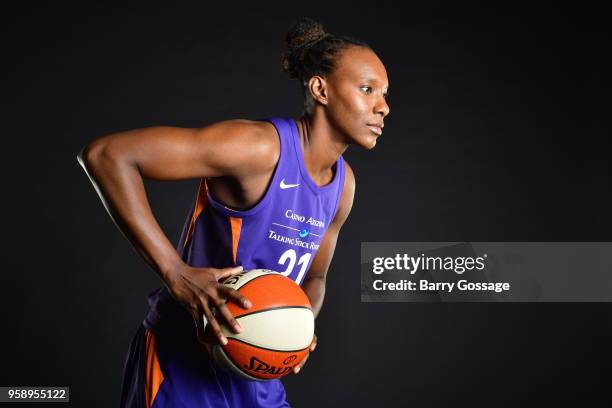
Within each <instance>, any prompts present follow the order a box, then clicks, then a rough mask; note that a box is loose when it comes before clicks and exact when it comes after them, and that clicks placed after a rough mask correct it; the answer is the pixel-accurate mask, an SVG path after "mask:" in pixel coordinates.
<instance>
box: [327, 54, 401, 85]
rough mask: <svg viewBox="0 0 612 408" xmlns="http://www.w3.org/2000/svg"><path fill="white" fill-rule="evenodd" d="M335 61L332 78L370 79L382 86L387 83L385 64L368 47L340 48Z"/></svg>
mask: <svg viewBox="0 0 612 408" xmlns="http://www.w3.org/2000/svg"><path fill="white" fill-rule="evenodd" d="M335 62H336V69H335V70H334V71H333V73H332V75H331V76H332V77H334V79H340V80H350V81H370V82H373V83H375V84H376V85H379V86H382V87H387V86H388V85H389V79H388V78H387V70H386V69H385V66H384V65H383V63H382V61H381V60H380V59H379V58H378V56H376V54H375V53H374V51H372V50H370V49H368V48H365V47H348V48H346V49H344V50H342V52H341V53H340V55H339V56H338V59H337V60H336V61H335Z"/></svg>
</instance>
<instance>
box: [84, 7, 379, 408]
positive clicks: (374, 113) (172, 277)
mask: <svg viewBox="0 0 612 408" xmlns="http://www.w3.org/2000/svg"><path fill="white" fill-rule="evenodd" d="M286 41H287V48H288V49H287V52H286V53H285V54H284V55H283V59H282V68H283V70H284V71H285V72H287V73H288V74H289V76H290V77H291V78H294V79H297V80H299V81H300V84H301V86H302V89H303V92H304V106H305V109H304V113H303V115H302V117H301V118H299V119H298V120H293V119H276V118H275V119H269V120H265V121H248V120H229V121H224V122H220V123H216V124H213V125H210V126H207V127H204V128H200V129H184V128H173V127H152V128H146V129H138V130H132V131H126V132H121V133H117V134H112V135H108V136H105V137H103V138H100V139H97V140H95V141H93V142H92V143H90V144H89V145H88V146H86V147H85V148H84V149H83V151H82V152H81V153H80V154H79V162H80V163H81V165H82V166H83V168H84V169H85V171H86V172H87V174H88V176H89V177H90V179H91V181H92V183H93V184H94V187H95V188H96V190H97V192H98V194H99V195H100V198H101V199H102V201H103V203H104V205H105V207H106V209H107V211H108V212H109V214H110V215H111V217H112V218H113V220H114V221H115V223H116V224H117V226H118V227H119V228H120V230H121V231H122V232H123V233H124V234H125V235H126V237H127V238H128V239H129V240H130V241H131V242H132V244H133V245H134V246H135V248H136V249H137V250H138V252H139V253H140V254H141V255H142V256H143V257H144V258H145V260H146V261H147V262H148V263H149V265H151V266H152V267H153V268H154V269H155V271H156V272H157V273H158V274H159V276H160V277H161V278H162V280H163V281H164V283H165V286H163V287H162V288H160V289H158V290H157V291H155V292H153V293H152V294H151V295H150V296H149V305H150V311H149V313H148V315H147V317H146V318H145V320H144V321H143V324H142V325H141V327H140V328H139V330H138V332H137V334H136V336H135V338H134V340H133V341H132V345H131V347H130V351H129V353H128V357H127V360H126V365H125V371H124V385H123V391H122V398H121V404H122V406H129V407H168V406H172V407H176V406H181V407H183V406H184V407H192V406H194V407H195V406H198V407H209V406H210V407H225V406H228V407H237V406H248V407H255V406H262V407H281V406H288V403H287V402H286V394H285V391H284V388H283V386H282V384H281V382H280V381H279V380H275V381H268V382H254V381H248V380H243V379H239V378H236V377H234V376H232V375H230V374H228V373H225V372H224V371H222V370H220V369H219V368H218V367H216V366H215V365H214V363H213V362H212V360H211V359H210V358H209V355H208V353H207V350H210V345H211V343H212V342H214V341H218V342H220V343H222V344H225V343H226V342H227V339H226V338H225V336H224V335H223V333H222V331H221V329H220V326H219V324H220V322H223V323H225V324H227V325H228V326H229V327H231V328H232V330H234V331H235V332H239V331H240V330H241V329H240V326H239V325H238V323H237V321H236V320H235V319H234V318H233V316H232V315H231V313H230V312H229V311H228V308H227V306H226V305H225V303H226V302H227V301H231V302H235V303H237V304H239V305H241V306H242V307H244V308H249V307H250V303H249V300H248V299H246V298H244V296H242V295H240V294H239V293H238V292H236V291H234V290H230V289H228V288H226V287H224V286H223V285H221V284H220V283H219V281H220V280H222V279H224V278H227V277H228V276H231V275H233V274H236V273H239V272H241V271H242V270H243V268H244V269H254V268H266V269H272V270H277V271H279V272H281V273H283V274H284V275H286V276H288V277H290V278H291V279H293V280H295V281H296V282H297V283H299V284H301V286H302V288H303V290H304V291H305V292H306V294H307V295H308V297H309V299H310V301H311V303H312V307H313V312H314V315H315V317H316V316H317V315H318V313H319V311H320V309H321V306H322V303H323V297H324V294H325V278H326V274H327V270H328V267H329V265H330V262H331V259H332V256H333V253H334V249H335V246H336V240H337V237H338V233H339V231H340V228H341V227H342V224H343V223H344V222H345V220H346V219H347V217H348V214H349V212H350V210H351V206H352V202H353V195H354V191H355V178H354V175H353V172H352V170H351V168H350V167H349V166H348V164H347V163H346V162H344V160H343V159H342V153H343V152H344V151H345V150H346V148H347V147H348V145H350V144H353V145H358V146H362V147H365V148H366V149H371V148H373V147H374V146H375V144H376V139H377V138H378V137H379V136H380V135H381V134H382V128H383V120H384V118H385V117H386V116H387V115H388V114H389V107H388V105H387V103H386V100H385V99H386V94H387V87H388V80H387V74H386V71H385V68H384V66H383V64H382V62H381V61H380V60H379V59H378V57H377V56H376V54H375V53H374V52H373V51H372V50H371V49H370V47H369V46H368V45H367V44H365V43H363V42H361V41H358V40H355V39H352V38H349V37H345V36H336V35H332V34H329V33H326V32H325V31H324V30H323V27H322V26H321V25H320V24H319V23H317V22H315V21H313V20H310V19H308V18H302V19H300V20H298V21H297V23H296V24H295V25H294V27H293V28H292V29H291V30H290V32H289V33H288V34H287V37H286ZM145 177H146V178H150V179H155V180H180V179H191V178H199V179H201V182H200V187H199V191H198V194H197V198H196V200H195V203H194V205H193V208H192V210H191V212H190V215H189V217H188V218H187V220H186V223H185V227H184V229H183V233H182V234H181V238H180V241H179V245H178V251H177V250H176V249H175V248H173V246H172V244H171V243H170V241H169V240H168V238H167V237H166V236H165V235H164V233H163V232H162V230H161V228H160V227H159V225H158V223H157V222H156V220H155V218H154V216H153V214H152V212H151V209H150V207H149V204H148V201H147V198H146V193H145V189H144V185H143V178H145ZM296 234H299V237H300V240H301V241H302V242H307V243H308V245H299V246H296V245H292V242H295V241H291V240H290V239H288V238H291V237H297V236H298V235H296ZM194 324H195V326H196V330H195V332H194V330H193V325H194ZM194 334H195V335H194ZM315 346H316V337H315V340H314V341H313V344H312V345H311V351H312V350H314V347H315ZM302 365H303V363H302V364H301V365H299V366H297V367H295V369H294V372H295V373H297V372H299V370H300V369H301V367H302Z"/></svg>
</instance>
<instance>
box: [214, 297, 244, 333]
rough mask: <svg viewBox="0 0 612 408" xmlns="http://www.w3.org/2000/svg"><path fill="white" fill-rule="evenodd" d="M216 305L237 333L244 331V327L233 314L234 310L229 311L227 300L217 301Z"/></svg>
mask: <svg viewBox="0 0 612 408" xmlns="http://www.w3.org/2000/svg"><path fill="white" fill-rule="evenodd" d="M216 306H217V310H218V311H219V313H220V314H221V316H223V320H225V321H226V322H227V325H228V326H229V327H231V328H232V330H234V332H235V333H240V332H241V331H242V327H240V325H239V324H238V321H237V320H236V319H235V318H234V316H233V315H232V312H230V311H229V308H228V307H227V305H226V304H225V302H223V301H221V302H219V303H217V304H216Z"/></svg>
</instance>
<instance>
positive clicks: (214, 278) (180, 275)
mask: <svg viewBox="0 0 612 408" xmlns="http://www.w3.org/2000/svg"><path fill="white" fill-rule="evenodd" d="M240 272H242V266H237V267H233V268H224V269H216V268H193V267H191V266H189V265H187V264H183V265H181V266H180V267H179V268H178V269H177V270H175V271H173V273H171V274H170V275H169V276H170V278H169V279H168V281H169V282H168V289H169V290H170V293H171V294H172V296H173V297H174V298H175V299H176V300H177V301H178V302H179V303H181V304H182V305H183V306H184V307H185V308H186V309H187V310H188V311H189V312H190V313H191V316H192V317H193V320H194V322H195V325H196V335H197V338H198V341H199V342H200V343H202V344H204V345H205V346H206V348H207V350H209V351H210V346H211V343H214V341H215V340H216V341H218V342H219V343H220V344H223V345H225V344H227V338H226V337H225V336H224V335H223V332H222V331H221V326H220V325H219V322H218V320H217V318H218V317H219V316H220V317H221V319H222V320H223V321H224V323H225V324H226V325H227V327H230V328H231V329H232V330H233V331H234V332H235V333H240V331H241V330H242V329H241V327H240V325H239V324H238V322H237V321H236V319H234V316H232V314H231V312H230V311H229V309H228V307H227V305H226V304H225V303H226V301H228V300H229V301H232V302H234V303H236V304H238V305H240V306H242V307H243V308H245V309H248V308H250V307H251V302H250V301H249V300H248V299H247V298H246V297H244V296H243V295H242V294H240V292H238V291H237V290H235V289H231V288H228V287H227V286H225V285H223V284H221V283H220V282H219V281H221V280H223V279H225V278H227V277H229V276H232V275H236V274H238V273H240ZM215 309H216V312H214V310H215ZM204 318H205V319H206V320H207V321H208V326H210V330H211V331H212V334H210V335H209V334H208V330H207V333H206V334H205V332H204V328H205V326H206V323H205V321H204ZM211 336H212V338H211Z"/></svg>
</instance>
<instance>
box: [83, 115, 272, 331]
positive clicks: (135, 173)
mask: <svg viewBox="0 0 612 408" xmlns="http://www.w3.org/2000/svg"><path fill="white" fill-rule="evenodd" d="M262 126H266V125H265V124H261V123H258V122H250V121H243V120H235V121H226V122H219V123H217V124H214V125H211V126H207V127H204V128H201V129H186V128H176V127H151V128H145V129H137V130H131V131H126V132H121V133H115V134H111V135H108V136H105V137H102V138H99V139H97V140H94V141H93V142H91V143H90V144H88V145H87V146H85V148H83V150H82V151H81V152H80V153H79V155H78V161H79V163H80V164H81V166H82V167H83V169H84V170H85V172H86V174H87V176H88V177H89V179H90V180H91V182H92V184H93V185H94V188H95V189H96V191H97V192H98V195H99V196H100V199H101V200H102V202H103V204H104V206H105V208H106V210H107V211H108V213H109V215H110V216H111V218H112V219H113V221H114V222H115V224H116V225H117V227H118V228H119V229H120V230H121V232H122V233H123V234H124V235H125V236H126V238H128V240H129V241H130V242H131V243H132V244H133V246H134V247H135V249H136V250H137V251H138V252H139V253H140V254H141V255H142V257H143V258H144V259H145V261H146V262H147V263H148V264H149V265H150V266H151V267H152V268H153V269H154V270H155V271H156V272H157V273H158V274H159V276H160V277H161V278H162V280H163V281H164V282H165V284H166V285H167V286H168V288H169V290H170V292H171V293H172V295H173V296H174V297H175V298H176V299H177V300H178V301H179V302H180V303H181V304H183V306H184V307H186V308H187V309H188V310H189V311H190V312H191V314H192V316H193V317H194V320H195V321H196V326H197V333H198V337H199V338H200V340H202V338H203V335H204V324H203V322H202V319H201V316H202V315H205V316H206V318H207V320H208V322H209V324H210V326H211V329H212V330H213V332H214V333H215V334H216V336H217V338H218V339H219V341H221V342H224V339H225V338H224V336H223V334H222V333H221V330H220V327H219V324H218V322H217V321H216V319H215V316H214V315H213V314H212V309H211V306H214V307H216V308H217V309H218V311H219V314H220V315H221V316H222V317H223V318H224V320H226V321H227V322H228V323H229V325H230V327H234V330H235V331H237V330H238V329H237V326H238V324H237V322H236V321H235V319H234V318H233V316H232V315H231V313H230V312H229V310H228V309H227V307H226V306H225V300H226V299H227V300H232V301H234V302H237V303H239V304H242V305H243V306H244V305H245V302H247V303H246V305H248V301H247V300H246V299H245V298H244V297H243V296H242V295H240V294H239V293H238V292H237V291H234V290H227V288H225V287H224V286H223V285H220V284H219V283H218V281H219V280H220V279H223V278H225V277H227V276H230V275H231V274H233V273H238V272H239V271H240V270H241V268H227V269H214V268H192V267H190V266H189V265H187V264H185V263H184V262H183V261H182V259H181V258H180V256H179V255H178V253H177V252H176V249H175V248H174V246H173V245H172V243H171V242H170V240H169V239H168V238H167V237H166V235H165V234H164V233H163V231H162V230H161V228H160V226H159V224H158V222H157V220H156V219H155V217H154V216H153V213H152V211H151V208H150V205H149V202H148V200H147V196H146V192H145V188H144V182H143V178H149V179H154V180H180V179H190V178H201V177H219V176H228V177H231V178H234V179H236V180H238V182H241V183H244V182H245V181H246V180H247V179H248V178H249V177H253V176H258V175H261V174H264V173H267V172H271V171H273V168H274V166H275V164H276V158H277V154H278V152H277V151H276V149H277V145H276V144H275V143H276V141H275V140H272V139H270V138H266V137H264V135H266V134H268V133H266V132H264V131H263V128H262Z"/></svg>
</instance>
